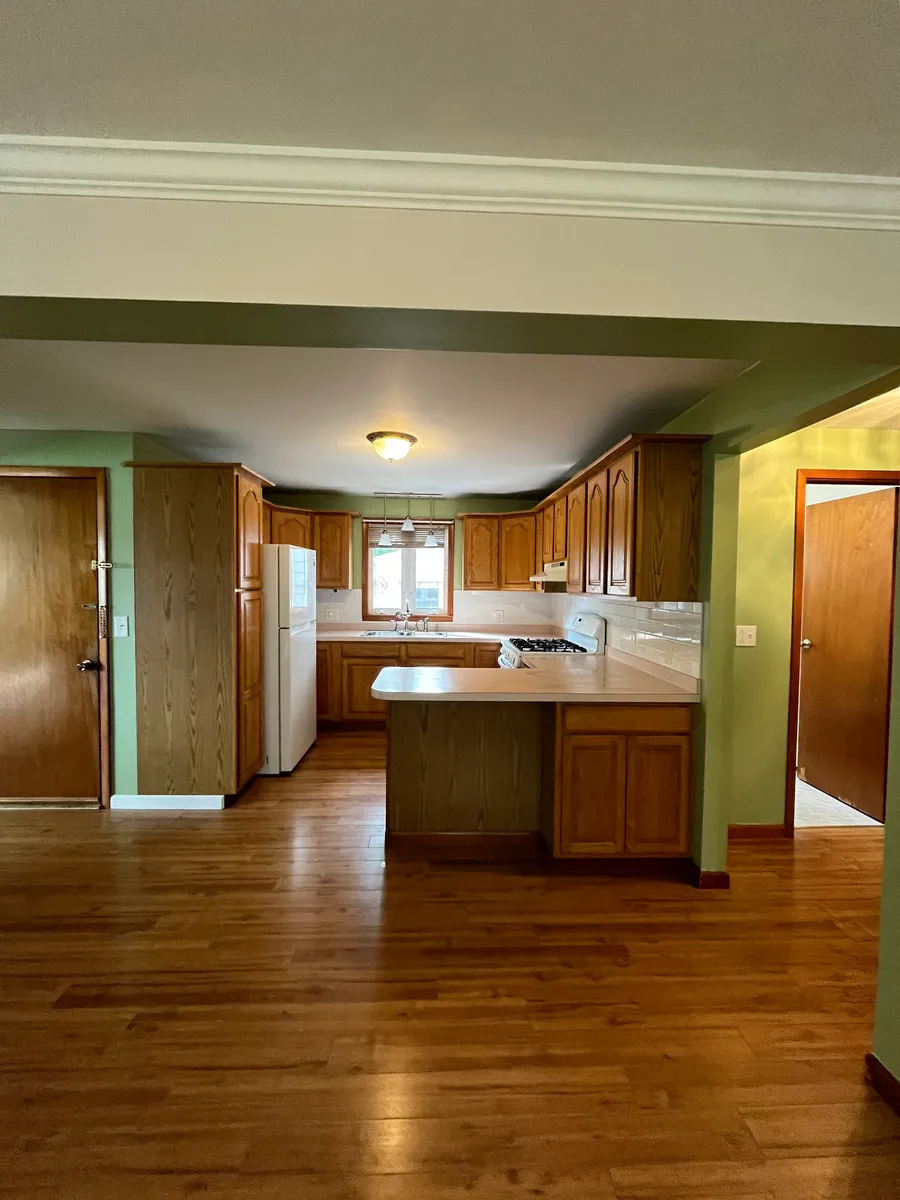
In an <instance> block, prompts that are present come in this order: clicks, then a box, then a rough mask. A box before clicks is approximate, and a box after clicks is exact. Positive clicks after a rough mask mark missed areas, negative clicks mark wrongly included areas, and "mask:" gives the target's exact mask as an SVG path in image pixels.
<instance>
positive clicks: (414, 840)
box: [386, 701, 693, 864]
mask: <svg viewBox="0 0 900 1200" xmlns="http://www.w3.org/2000/svg"><path fill="white" fill-rule="evenodd" d="M692 718H693V710H692V708H691V706H690V705H677V704H673V705H655V706H652V707H650V706H636V705H628V704H623V705H604V706H602V710H601V709H600V708H598V706H591V705H577V704H549V703H544V704H542V703H534V704H521V703H502V702H501V703H497V702H485V703H478V702H458V703H454V702H452V701H451V702H447V701H422V702H415V701H393V702H391V703H390V704H389V706H388V759H387V814H386V821H387V845H388V849H389V851H391V852H393V851H395V850H397V851H398V852H404V853H414V852H416V851H419V852H420V853H421V855H422V856H423V857H428V858H443V857H447V858H460V857H469V858H473V859H491V858H503V857H522V856H526V857H527V856H528V855H529V853H530V854H532V855H533V854H535V853H537V852H538V850H540V851H541V852H542V853H544V854H549V855H551V856H552V857H553V858H554V859H555V860H558V861H559V862H560V863H562V862H564V861H567V860H568V861H572V862H577V861H581V862H586V861H594V862H601V861H609V860H621V861H622V862H624V863H627V862H632V863H635V864H636V863H637V862H638V860H647V859H657V860H659V859H685V858H687V857H688V856H689V844H690V843H689V835H690V808H691V805H690V796H691V727H692Z"/></svg>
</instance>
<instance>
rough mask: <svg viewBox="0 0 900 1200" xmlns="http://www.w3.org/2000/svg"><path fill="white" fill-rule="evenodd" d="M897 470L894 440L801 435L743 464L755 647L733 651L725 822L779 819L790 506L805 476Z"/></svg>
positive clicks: (842, 433)
mask: <svg viewBox="0 0 900 1200" xmlns="http://www.w3.org/2000/svg"><path fill="white" fill-rule="evenodd" d="M815 467H821V468H823V469H843V470H852V469H853V468H858V469H859V470H867V471H874V470H900V432H897V431H894V430H880V429H863V430H849V429H807V430H803V431H801V432H800V433H795V434H791V435H790V436H789V437H786V438H780V439H779V440H778V441H775V442H771V443H769V445H767V446H761V447H760V448H759V449H757V450H751V451H749V452H748V453H747V454H743V455H741V459H740V470H741V481H740V506H739V516H738V546H737V586H736V594H735V613H736V623H737V624H739V625H756V626H757V644H756V646H755V647H743V648H740V649H738V648H734V647H733V648H732V658H733V683H732V689H733V691H732V694H733V702H732V706H731V714H732V740H731V747H732V749H731V754H732V780H731V812H730V819H731V821H732V822H733V823H735V824H748V825H769V824H777V823H779V822H780V821H782V820H783V819H784V776H785V766H786V755H787V741H786V732H787V719H788V679H789V673H790V648H791V604H792V598H793V585H794V503H795V492H796V486H797V471H798V470H799V469H801V468H815Z"/></svg>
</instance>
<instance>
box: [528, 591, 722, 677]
mask: <svg viewBox="0 0 900 1200" xmlns="http://www.w3.org/2000/svg"><path fill="white" fill-rule="evenodd" d="M547 599H549V600H551V601H552V604H553V622H554V624H555V625H559V626H560V627H562V626H563V625H564V624H565V621H566V617H567V616H568V615H569V613H572V612H578V611H581V610H584V609H587V610H589V611H590V612H595V613H599V615H600V616H601V617H605V618H606V640H607V642H608V644H609V645H610V646H613V647H614V648H615V649H616V650H623V651H624V652H625V653H626V654H633V655H635V657H637V658H644V659H647V660H648V661H649V662H654V663H657V664H658V665H659V666H661V667H671V668H672V669H673V670H675V671H681V672H682V673H683V674H685V675H690V676H692V677H693V678H694V679H699V678H700V646H701V633H702V621H703V616H702V614H703V605H702V604H691V603H666V604H639V603H637V601H635V600H625V599H618V598H616V597H613V596H569V595H566V594H556V595H554V596H549V597H547Z"/></svg>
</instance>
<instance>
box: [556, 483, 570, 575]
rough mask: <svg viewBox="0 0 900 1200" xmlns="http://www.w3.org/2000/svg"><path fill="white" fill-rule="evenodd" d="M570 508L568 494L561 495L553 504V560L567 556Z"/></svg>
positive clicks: (558, 560)
mask: <svg viewBox="0 0 900 1200" xmlns="http://www.w3.org/2000/svg"><path fill="white" fill-rule="evenodd" d="M568 508H569V499H568V496H560V498H559V499H558V500H557V501H556V503H555V504H554V506H553V561H554V562H560V561H561V560H562V559H564V558H565V557H566V527H567V526H566V518H567V514H568Z"/></svg>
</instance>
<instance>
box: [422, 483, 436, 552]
mask: <svg viewBox="0 0 900 1200" xmlns="http://www.w3.org/2000/svg"><path fill="white" fill-rule="evenodd" d="M437 548H438V540H437V538H436V537H435V536H434V496H432V497H431V521H430V522H429V525H428V533H427V535H426V537H425V549H426V550H437Z"/></svg>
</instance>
